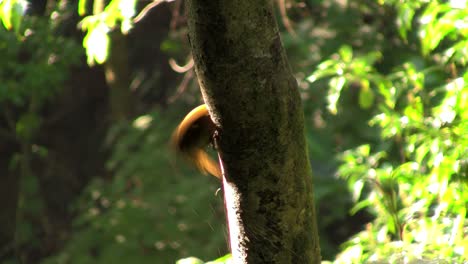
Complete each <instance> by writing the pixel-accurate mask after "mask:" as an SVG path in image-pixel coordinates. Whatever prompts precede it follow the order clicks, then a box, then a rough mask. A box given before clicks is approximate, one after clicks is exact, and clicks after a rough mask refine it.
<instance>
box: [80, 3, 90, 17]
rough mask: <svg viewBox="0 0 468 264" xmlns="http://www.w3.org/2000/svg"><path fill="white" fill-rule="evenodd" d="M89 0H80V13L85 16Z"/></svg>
mask: <svg viewBox="0 0 468 264" xmlns="http://www.w3.org/2000/svg"><path fill="white" fill-rule="evenodd" d="M87 3H88V0H79V1H78V14H79V15H80V16H84V15H85V14H86V7H87Z"/></svg>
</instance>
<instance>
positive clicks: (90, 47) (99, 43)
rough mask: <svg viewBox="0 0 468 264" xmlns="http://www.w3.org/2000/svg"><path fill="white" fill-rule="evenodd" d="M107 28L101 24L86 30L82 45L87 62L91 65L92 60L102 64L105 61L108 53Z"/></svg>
mask: <svg viewBox="0 0 468 264" xmlns="http://www.w3.org/2000/svg"><path fill="white" fill-rule="evenodd" d="M108 31H109V29H108V28H107V27H106V26H105V25H104V24H103V23H101V24H99V25H98V26H96V27H95V28H93V29H91V30H89V31H88V34H86V37H85V38H84V40H83V46H84V47H85V48H86V55H87V57H88V64H89V65H93V64H94V61H96V62H97V63H98V64H102V63H104V62H105V61H106V59H107V56H108V53H109V43H110V39H109V35H108V34H107V33H108Z"/></svg>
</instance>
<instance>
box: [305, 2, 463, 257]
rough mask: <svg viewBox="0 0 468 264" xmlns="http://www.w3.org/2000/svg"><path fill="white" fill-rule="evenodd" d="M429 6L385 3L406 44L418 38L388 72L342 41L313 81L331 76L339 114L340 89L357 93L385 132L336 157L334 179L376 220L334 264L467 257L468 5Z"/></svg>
mask: <svg viewBox="0 0 468 264" xmlns="http://www.w3.org/2000/svg"><path fill="white" fill-rule="evenodd" d="M423 3H424V1H412V2H411V4H410V2H408V3H406V2H405V3H403V4H400V3H399V2H395V3H389V4H393V5H392V6H391V7H392V8H395V9H396V12H395V13H396V14H397V19H396V21H397V22H398V25H399V30H398V32H399V35H400V37H401V40H402V43H407V42H408V40H409V39H410V38H419V39H420V47H419V49H418V51H419V53H413V54H412V55H411V56H409V57H403V58H402V59H403V60H401V62H400V63H399V64H396V65H394V66H393V67H392V68H391V69H390V70H389V72H383V71H382V70H379V65H378V64H380V65H385V64H386V62H385V60H386V56H385V55H386V54H382V53H381V52H376V51H368V50H359V49H356V48H354V49H353V48H352V47H351V46H348V45H345V46H342V47H341V48H340V49H339V51H338V53H337V54H336V55H334V56H332V57H331V58H330V59H328V60H326V61H324V62H322V63H321V64H320V65H319V66H318V67H317V70H316V71H315V72H314V73H313V74H312V75H310V76H309V77H308V80H309V81H311V82H315V81H317V80H319V79H322V78H327V79H328V80H329V85H330V89H329V92H328V97H327V98H328V109H329V110H330V112H331V113H332V114H334V115H341V114H342V113H344V112H346V111H347V108H346V106H345V105H342V104H340V102H342V101H340V100H341V97H342V95H343V93H344V89H345V88H348V89H356V88H357V89H358V98H357V100H356V101H357V103H358V104H359V106H360V108H361V109H365V110H367V111H369V112H370V113H372V115H373V117H372V118H371V119H370V120H369V125H370V126H373V127H374V128H377V129H378V131H379V133H380V140H379V141H377V142H369V143H367V144H364V145H361V146H359V147H357V148H354V149H351V150H347V151H345V152H343V153H342V154H341V155H340V156H341V160H342V162H343V164H342V165H341V166H340V168H339V172H338V173H339V175H340V176H341V177H343V178H345V179H346V180H347V181H348V185H349V189H350V190H351V191H352V192H353V196H354V198H355V199H356V200H359V202H358V203H357V204H356V205H355V207H354V209H353V212H356V211H358V210H360V209H362V208H369V209H371V210H372V212H374V214H375V216H376V218H375V220H374V221H373V222H372V223H369V224H368V225H367V227H366V230H365V231H362V232H361V233H359V234H358V235H356V236H355V237H354V238H352V239H351V240H349V241H348V242H347V243H346V244H345V250H344V251H343V252H342V253H341V255H340V256H339V257H338V259H337V260H336V263H349V261H351V260H352V261H353V263H363V262H366V261H376V262H378V261H389V262H388V263H394V262H395V261H400V260H403V259H405V260H406V261H408V260H411V259H415V260H421V261H423V260H440V261H448V262H450V263H452V262H457V263H460V262H462V261H466V253H467V252H468V239H467V237H468V231H467V230H468V220H467V219H466V208H467V206H468V194H467V192H466V188H467V187H468V186H467V169H466V168H467V166H466V163H467V162H466V156H467V154H468V153H467V152H468V151H467V150H468V141H467V140H466V137H464V135H465V134H466V133H467V132H468V130H467V128H468V127H467V124H468V122H467V117H468V116H467V113H468V105H467V103H466V102H467V95H468V85H467V84H466V81H467V80H468V75H467V72H466V67H465V66H466V59H467V53H466V46H467V45H466V41H467V40H468V38H467V36H466V32H467V31H466V30H465V22H464V18H465V17H466V16H467V15H468V9H466V8H459V7H458V6H452V5H451V3H443V2H436V1H431V3H430V4H427V5H423ZM388 7H389V6H386V7H385V8H388ZM418 22H419V23H418ZM416 25H417V26H416ZM354 50H359V51H360V53H362V54H360V55H356V54H355V53H357V52H355V51H354ZM387 65H388V64H387ZM380 67H381V66H380ZM392 261H393V262H392ZM379 263H380V262H379ZM385 263H387V262H385Z"/></svg>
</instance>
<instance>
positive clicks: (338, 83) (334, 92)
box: [327, 76, 346, 115]
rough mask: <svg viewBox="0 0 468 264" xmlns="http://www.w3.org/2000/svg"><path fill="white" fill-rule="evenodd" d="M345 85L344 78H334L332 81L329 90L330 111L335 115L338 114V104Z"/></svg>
mask: <svg viewBox="0 0 468 264" xmlns="http://www.w3.org/2000/svg"><path fill="white" fill-rule="evenodd" d="M345 84H346V79H345V78H344V77H342V76H340V77H334V78H332V79H331V80H330V89H329V90H328V96H327V100H328V110H329V111H330V113H332V114H334V115H335V114H336V113H337V108H336V105H337V103H338V99H340V94H341V90H342V89H343V87H344V85H345Z"/></svg>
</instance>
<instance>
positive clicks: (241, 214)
mask: <svg viewBox="0 0 468 264" xmlns="http://www.w3.org/2000/svg"><path fill="white" fill-rule="evenodd" d="M187 9H188V24H189V38H190V43H191V46H192V53H193V57H194V60H195V67H196V72H197V76H198V78H199V83H200V86H201V88H202V93H203V96H204V99H205V102H207V104H208V106H209V108H210V111H211V114H212V117H213V119H214V121H215V123H216V124H217V126H218V127H219V131H218V132H219V133H218V136H217V145H218V151H219V153H220V157H221V160H222V162H223V167H224V172H225V178H224V191H225V202H226V210H227V216H228V222H229V223H228V224H229V230H230V242H231V250H232V254H233V259H234V263H281V264H284V263H320V249H319V242H318V234H317V228H316V220H315V217H316V215H315V209H314V203H313V193H312V178H311V169H310V165H309V161H308V157H307V150H306V149H307V148H306V141H305V135H304V119H303V113H302V106H301V101H300V96H299V92H298V88H297V83H296V81H295V79H294V77H293V75H292V73H291V70H290V67H289V64H288V62H287V58H286V56H285V52H284V49H283V47H282V44H281V39H280V35H279V32H278V28H277V25H276V21H275V18H274V15H273V11H272V6H271V2H270V1H266V0H259V1H249V0H239V1H230V0H214V1H213V0H211V1H204V0H188V1H187Z"/></svg>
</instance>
